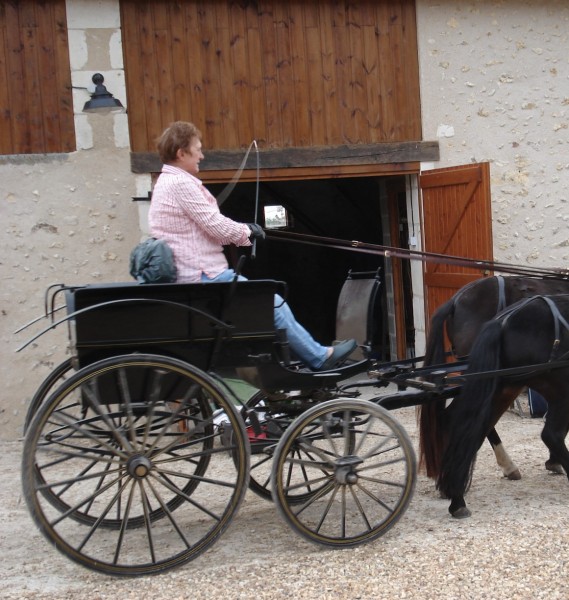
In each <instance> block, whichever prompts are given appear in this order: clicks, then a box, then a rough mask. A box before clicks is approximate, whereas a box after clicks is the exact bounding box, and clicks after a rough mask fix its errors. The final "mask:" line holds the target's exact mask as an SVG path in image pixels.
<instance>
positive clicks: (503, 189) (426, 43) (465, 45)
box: [417, 0, 569, 267]
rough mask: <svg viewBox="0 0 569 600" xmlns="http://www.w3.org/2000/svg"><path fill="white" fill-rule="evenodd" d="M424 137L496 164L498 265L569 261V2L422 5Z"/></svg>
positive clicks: (426, 0) (457, 158)
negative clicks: (437, 140)
mask: <svg viewBox="0 0 569 600" xmlns="http://www.w3.org/2000/svg"><path fill="white" fill-rule="evenodd" d="M417 22H418V36H419V56H420V74H421V105H422V116H423V137H424V139H434V138H436V137H438V139H439V142H440V148H441V162H440V163H438V164H436V165H433V166H435V167H443V166H449V165H459V164H465V163H470V162H480V161H490V162H491V186H492V187H491V189H492V204H493V232H494V251H495V258H496V259H497V260H499V261H503V262H510V263H516V264H517V263H519V264H531V265H532V266H540V265H543V266H548V267H551V266H559V267H564V266H566V264H567V259H568V258H569V191H568V187H569V185H568V184H569V145H568V144H569V52H568V48H569V2H567V1H566V0H564V1H561V0H551V1H548V2H541V1H540V0H499V1H493V0H480V1H476V2H458V1H448V0H437V1H436V2H435V1H431V0H417Z"/></svg>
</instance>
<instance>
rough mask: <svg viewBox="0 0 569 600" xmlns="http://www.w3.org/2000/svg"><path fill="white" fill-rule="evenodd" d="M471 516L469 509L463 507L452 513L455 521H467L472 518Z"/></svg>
mask: <svg viewBox="0 0 569 600" xmlns="http://www.w3.org/2000/svg"><path fill="white" fill-rule="evenodd" d="M470 515H472V513H471V512H470V511H469V510H468V508H466V506H461V507H460V508H457V509H456V510H455V511H454V512H452V513H451V516H452V517H453V519H467V518H468V517H470Z"/></svg>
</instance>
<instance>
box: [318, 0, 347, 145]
mask: <svg viewBox="0 0 569 600" xmlns="http://www.w3.org/2000/svg"><path fill="white" fill-rule="evenodd" d="M333 21H334V19H333V16H332V8H331V6H330V3H329V2H322V3H321V4H320V39H321V45H322V50H321V53H322V75H321V77H322V86H323V97H324V113H323V116H324V120H325V128H326V137H325V138H324V139H322V140H321V142H320V143H321V144H323V145H326V146H328V145H333V144H339V143H341V142H342V141H343V140H342V134H341V128H340V120H339V118H338V106H339V102H340V96H339V95H338V80H337V77H336V68H335V60H336V53H335V50H334V35H333V26H332V25H333ZM315 143H318V142H315Z"/></svg>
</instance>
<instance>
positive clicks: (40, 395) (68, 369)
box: [24, 358, 74, 433]
mask: <svg viewBox="0 0 569 600" xmlns="http://www.w3.org/2000/svg"><path fill="white" fill-rule="evenodd" d="M72 371H74V369H73V365H72V364H71V359H70V358H68V359H67V360H64V361H63V362H62V363H61V364H59V365H58V366H57V367H55V369H53V371H52V372H51V373H50V374H49V375H48V376H47V377H46V378H45V379H44V380H43V381H42V383H41V384H40V386H39V388H38V389H37V391H36V393H35V394H34V396H33V398H32V401H31V402H30V405H29V406H28V412H27V413H26V420H25V421H24V433H26V431H27V430H28V427H29V426H30V423H31V422H32V419H33V418H34V416H35V414H36V413H37V412H38V409H39V407H40V406H41V405H42V404H43V402H44V400H45V399H46V398H48V396H50V395H51V393H52V392H53V391H54V390H55V388H57V387H58V386H60V385H61V384H62V383H65V381H67V380H68V379H69V377H70V375H71V373H72Z"/></svg>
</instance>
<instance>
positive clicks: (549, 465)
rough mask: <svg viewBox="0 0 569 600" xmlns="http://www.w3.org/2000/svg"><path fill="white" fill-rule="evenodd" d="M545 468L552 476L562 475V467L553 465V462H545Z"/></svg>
mask: <svg viewBox="0 0 569 600" xmlns="http://www.w3.org/2000/svg"><path fill="white" fill-rule="evenodd" d="M545 468H546V469H547V470H548V471H551V473H552V474H553V475H563V473H564V471H563V467H562V466H561V465H560V464H559V463H554V462H550V461H547V462H546V463H545Z"/></svg>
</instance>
